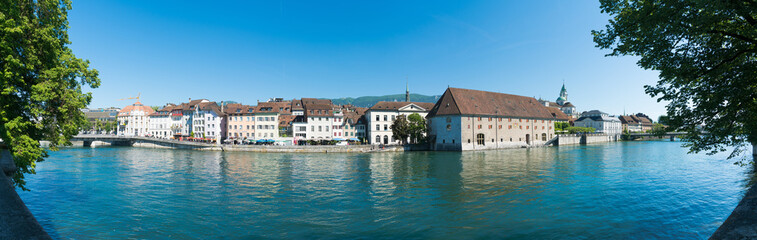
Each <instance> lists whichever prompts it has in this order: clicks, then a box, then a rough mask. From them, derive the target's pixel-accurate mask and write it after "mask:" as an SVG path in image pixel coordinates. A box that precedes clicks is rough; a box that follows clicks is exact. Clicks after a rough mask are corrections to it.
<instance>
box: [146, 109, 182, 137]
mask: <svg viewBox="0 0 757 240" xmlns="http://www.w3.org/2000/svg"><path fill="white" fill-rule="evenodd" d="M175 107H177V106H176V105H173V104H167V105H166V106H164V107H163V108H161V109H159V110H158V111H155V112H153V113H151V114H150V115H149V116H148V122H149V126H148V132H149V133H150V135H151V136H153V137H157V138H165V139H169V138H172V137H173V131H172V130H171V125H172V119H171V112H172V111H173V109H174V108H175Z"/></svg>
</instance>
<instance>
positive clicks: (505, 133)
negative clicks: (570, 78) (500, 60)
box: [426, 88, 556, 151]
mask: <svg viewBox="0 0 757 240" xmlns="http://www.w3.org/2000/svg"><path fill="white" fill-rule="evenodd" d="M553 112H554V111H550V110H549V109H547V107H545V106H544V105H542V104H541V103H539V101H538V100H536V99H534V98H531V97H524V96H518V95H511V94H504V93H496V92H487V91H479V90H471V89H461V88H447V90H446V91H445V92H444V94H443V95H442V97H441V98H440V99H439V101H437V103H436V104H435V105H434V107H433V108H432V109H431V111H430V112H429V114H428V116H427V117H426V118H427V119H428V121H429V126H430V132H429V135H430V138H431V139H430V141H431V143H432V149H434V150H446V151H466V150H484V149H498V148H516V147H526V146H530V145H540V144H544V143H546V142H547V141H549V140H550V139H552V138H553V137H554V122H555V121H556V117H555V116H553V115H552V113H553Z"/></svg>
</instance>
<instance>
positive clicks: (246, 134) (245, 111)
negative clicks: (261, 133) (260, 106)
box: [224, 103, 255, 141]
mask: <svg viewBox="0 0 757 240" xmlns="http://www.w3.org/2000/svg"><path fill="white" fill-rule="evenodd" d="M224 113H226V126H227V130H226V138H227V139H233V140H238V141H242V140H245V139H254V138H255V107H254V106H248V105H242V104H238V103H233V104H226V106H225V107H224Z"/></svg>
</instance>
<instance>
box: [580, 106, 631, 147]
mask: <svg viewBox="0 0 757 240" xmlns="http://www.w3.org/2000/svg"><path fill="white" fill-rule="evenodd" d="M574 125H575V126H576V127H591V128H594V129H596V133H602V134H607V135H609V136H617V135H620V134H622V133H623V124H621V122H620V119H618V118H617V117H612V116H610V115H609V114H607V113H605V112H602V111H599V110H591V111H588V112H584V113H582V114H581V117H580V118H578V119H576V121H575V122H574ZM615 140H617V139H615Z"/></svg>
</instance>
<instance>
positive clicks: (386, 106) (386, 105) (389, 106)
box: [370, 101, 434, 111]
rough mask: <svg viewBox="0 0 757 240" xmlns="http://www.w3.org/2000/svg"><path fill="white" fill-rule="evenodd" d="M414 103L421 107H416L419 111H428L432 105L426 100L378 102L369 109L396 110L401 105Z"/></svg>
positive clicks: (401, 106)
mask: <svg viewBox="0 0 757 240" xmlns="http://www.w3.org/2000/svg"><path fill="white" fill-rule="evenodd" d="M410 105H415V106H418V107H420V108H422V109H418V110H420V111H430V110H431V108H433V107H434V104H433V103H427V102H384V101H381V102H378V103H376V105H373V107H371V108H370V110H373V111H376V110H379V111H381V110H384V111H386V110H389V111H397V110H399V109H401V108H403V107H406V106H410Z"/></svg>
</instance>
